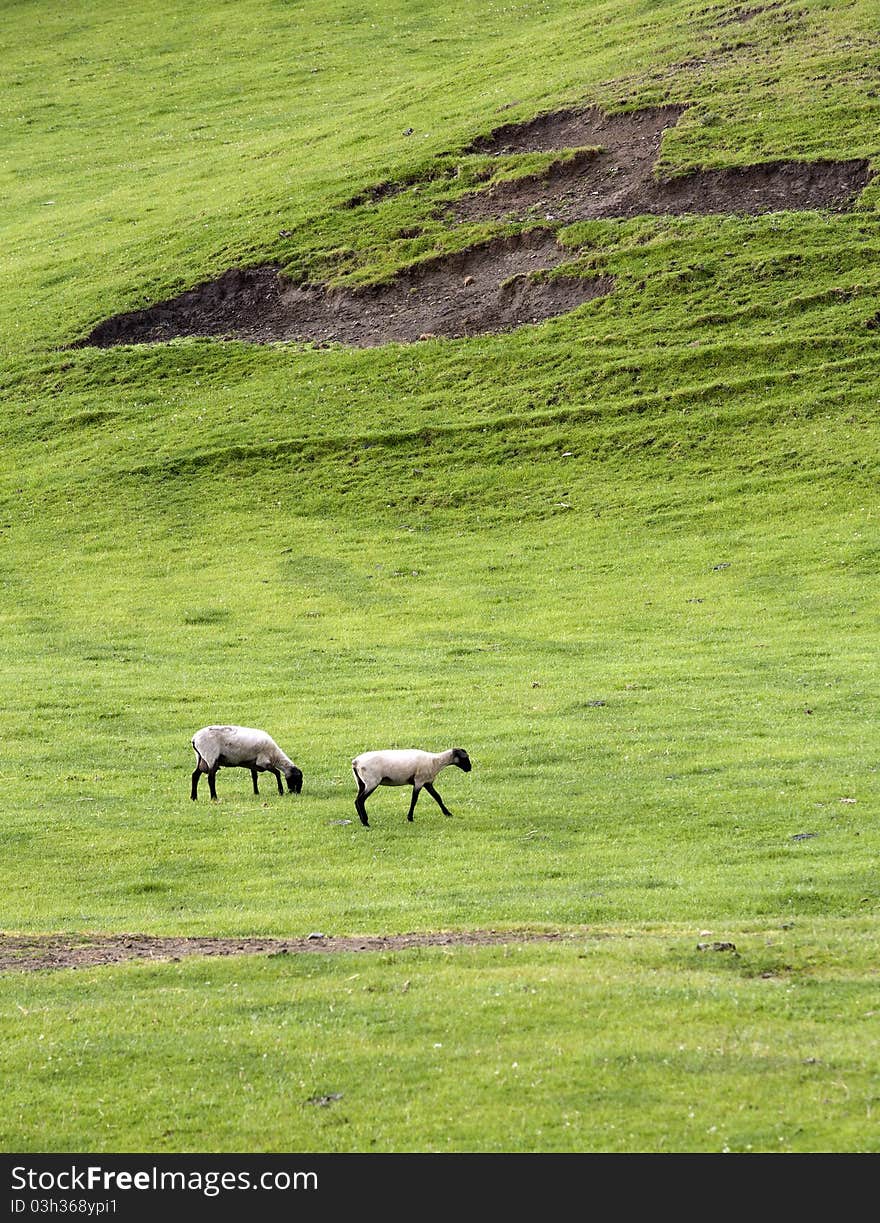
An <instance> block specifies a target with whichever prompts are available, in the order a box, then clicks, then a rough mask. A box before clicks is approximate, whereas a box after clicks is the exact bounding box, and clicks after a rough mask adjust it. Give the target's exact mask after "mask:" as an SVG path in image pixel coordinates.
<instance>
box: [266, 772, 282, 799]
mask: <svg viewBox="0 0 880 1223" xmlns="http://www.w3.org/2000/svg"><path fill="white" fill-rule="evenodd" d="M269 772H270V773H271V774H272V776H273V777H274V778H275V780H276V781H277V782H278V793H279V794H283V793H284V786H283V785H282V784H281V774H280V773H279V772H278V770H277V769H269Z"/></svg>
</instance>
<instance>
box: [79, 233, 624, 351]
mask: <svg viewBox="0 0 880 1223" xmlns="http://www.w3.org/2000/svg"><path fill="white" fill-rule="evenodd" d="M575 255H576V252H574V251H572V250H567V249H566V248H565V247H563V246H560V245H559V244H558V243H557V241H556V237H555V235H554V233H553V232H552V230H546V229H542V230H532V231H529V232H528V233H524V234H511V235H509V236H505V237H502V238H498V239H495V240H493V241H491V242H486V243H483V244H481V245H480V246H475V247H471V248H470V249H469V250H466V251H462V252H460V253H458V254H455V255H443V256H438V257H437V258H436V259H430V260H426V261H424V262H422V263H418V264H415V265H414V266H413V267H411V268H407V269H406V270H405V271H403V272H401V274H400V275H399V276H397V277H396V278H395V280H394V281H392V282H391V283H390V284H387V285H371V286H367V287H365V288H360V289H331V288H324V287H321V286H318V287H316V286H314V285H294V284H290V283H289V282H287V281H285V280H284V279H283V278H282V277H281V276H280V275H279V273H278V270H277V268H273V267H262V268H250V269H243V270H239V269H232V270H231V271H228V272H225V273H224V274H223V276H221V277H220V279H219V280H215V281H212V282H210V283H208V284H203V285H198V286H197V287H196V288H195V289H190V290H189V291H188V292H186V293H182V294H181V295H180V297H176V298H174V300H173V301H168V302H162V303H161V304H160V305H158V306H152V307H150V308H149V309H147V310H135V311H133V312H132V313H131V314H120V315H117V316H116V317H115V318H111V319H108V320H107V322H105V323H101V324H100V325H99V326H98V327H96V328H95V330H94V331H93V332H92V333H91V335H90V336H89V337H88V338H87V339H86V340H85V341H83V343H85V344H89V345H95V346H97V347H101V348H106V347H108V346H109V345H112V344H144V343H158V342H161V341H162V340H170V339H173V338H174V337H176V336H186V335H189V336H223V337H231V338H235V339H240V340H251V341H257V342H264V343H265V342H268V341H272V340H299V341H306V342H310V343H316V344H330V343H334V342H337V343H343V344H351V345H354V346H356V347H360V348H366V347H371V346H374V345H377V344H387V343H389V342H391V341H394V340H399V341H404V342H406V341H411V340H418V339H421V338H425V337H427V336H434V335H438V336H446V337H452V336H468V335H480V334H482V333H484V332H490V331H504V330H506V329H507V328H510V327H518V326H521V325H522V324H523V323H535V322H540V321H541V320H542V319H546V318H550V317H552V316H553V315H556V314H565V313H566V312H567V311H568V310H573V309H574V308H575V306H579V305H580V304H581V303H582V302H585V301H589V299H590V298H593V297H597V296H600V295H601V294H604V293H608V292H610V291H611V289H612V288H613V281H612V280H611V278H610V277H598V278H592V279H582V278H580V277H578V276H558V277H554V278H552V279H546V280H542V279H538V278H536V277H535V275H534V273H536V272H540V271H547V270H548V269H550V268H554V267H556V266H557V265H558V264H560V263H562V262H563V261H564V260H566V259H568V260H571V259H573V258H574V257H575Z"/></svg>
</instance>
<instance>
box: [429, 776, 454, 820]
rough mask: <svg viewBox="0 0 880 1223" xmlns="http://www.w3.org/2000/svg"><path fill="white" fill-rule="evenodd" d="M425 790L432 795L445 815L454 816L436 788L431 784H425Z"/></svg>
mask: <svg viewBox="0 0 880 1223" xmlns="http://www.w3.org/2000/svg"><path fill="white" fill-rule="evenodd" d="M425 789H426V790H427V791H428V793H429V794H430V795H431V798H433V800H434V802H435V803H437V804H438V806H439V807H440V810H441V811H442V812H443V814H444V815H452V812H451V811H450V810H449V808H448V807H447V806H446V804H445V803H444V801H443V799H442V798H441V797H440V795H439V794H438V793H437V791H436V790H435V789H434V787H433V786H432V785H431V783H430V782H426V783H425Z"/></svg>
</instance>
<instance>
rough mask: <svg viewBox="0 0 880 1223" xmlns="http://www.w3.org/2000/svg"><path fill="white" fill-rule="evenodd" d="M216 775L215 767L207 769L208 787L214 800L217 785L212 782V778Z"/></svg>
mask: <svg viewBox="0 0 880 1223" xmlns="http://www.w3.org/2000/svg"><path fill="white" fill-rule="evenodd" d="M216 776H217V769H216V768H213V769H208V789H209V790H210V791H211V798H213V799H214V800H215V801H216V798H217V786H216V785H215V784H214V778H215V777H216Z"/></svg>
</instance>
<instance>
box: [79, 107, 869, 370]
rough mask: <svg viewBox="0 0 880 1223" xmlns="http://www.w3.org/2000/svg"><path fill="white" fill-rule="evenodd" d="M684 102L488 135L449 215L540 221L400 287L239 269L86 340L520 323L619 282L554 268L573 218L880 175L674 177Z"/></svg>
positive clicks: (651, 210)
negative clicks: (521, 158)
mask: <svg viewBox="0 0 880 1223" xmlns="http://www.w3.org/2000/svg"><path fill="white" fill-rule="evenodd" d="M683 111H684V108H682V107H671V106H670V107H655V108H651V109H647V110H642V111H637V112H634V113H630V114H618V115H605V114H603V113H602V112H601V111H599V110H597V109H595V108H589V109H585V110H565V111H560V112H558V113H555V114H549V115H541V116H538V118H536V119H533V120H530V121H528V122H526V123H520V124H509V125H506V126H504V127H501V128H499V129H497V130H496V131H495V132H493V133H492V134H491V135H489V136H487V137H483V138H481V139H479V140H476V141H475V142H474V143H473V144H472V145H471V146H470V147H469V148H468V149H466V150H465V152H466V153H471V154H482V155H484V156H485V157H486V158H487V167H486V173H487V177H488V178H489V182H488V183H487V185H486V187H484V188H483V189H481V190H479V191H475V192H471V193H469V194H467V195H464V196H462V197H460V198H459V199H458V200H457V201H456V202H455V203H453V204H452V205H450V206H449V208H448V210H447V211H446V214H445V215H446V219H447V220H448V221H449V223H450V224H452V225H454V224H462V223H465V222H469V221H475V220H487V219H494V220H500V221H507V222H511V223H513V222H516V223H518V224H519V223H522V222H532V223H535V224H536V225H537V226H540V228H534V229H531V230H529V231H528V232H525V233H514V234H510V235H505V236H502V237H500V238H496V239H493V240H491V241H489V242H483V243H481V244H480V245H478V246H474V247H471V248H470V249H468V250H466V251H460V252H457V253H455V254H451V255H439V256H435V257H433V258H429V259H426V260H424V261H422V262H421V263H418V264H414V265H413V266H411V267H409V268H406V269H404V270H403V271H402V272H401V273H400V274H399V275H398V276H397V277H396V278H395V279H394V280H393V281H392V282H390V283H388V284H383V285H373V286H367V287H362V288H356V289H346V288H329V287H326V286H322V285H313V284H294V283H292V282H290V281H288V280H285V279H284V278H283V277H282V276H281V275H280V273H279V270H278V269H277V268H276V267H271V266H270V267H256V268H249V269H231V270H229V271H228V272H225V273H224V274H223V275H222V276H221V277H220V278H219V279H218V280H215V281H211V282H210V283H206V284H202V285H198V286H196V287H195V288H193V289H190V290H188V291H187V292H185V293H182V294H181V295H180V296H179V297H176V298H174V299H172V300H169V301H165V302H161V303H159V304H158V305H155V306H152V307H150V308H148V309H145V310H135V311H132V312H130V313H126V314H119V315H116V316H115V317H113V318H110V319H108V320H106V321H105V322H103V323H100V324H99V325H98V326H97V327H96V328H95V329H94V330H93V331H92V332H91V333H90V334H89V335H88V336H87V337H86V338H85V339H83V340H80V341H78V344H77V347H80V346H84V345H88V346H94V347H108V346H110V345H114V344H143V343H157V342H162V341H165V340H170V339H173V338H175V337H178V336H216V337H223V338H230V339H242V340H249V341H253V342H260V343H266V342H271V341H275V340H294V341H299V342H306V343H314V344H319V345H326V344H330V343H342V344H348V345H352V346H355V347H361V348H363V347H371V346H374V345H378V344H386V343H388V342H390V341H399V342H411V341H414V340H419V339H424V338H426V337H430V336H443V337H450V338H451V337H460V336H471V335H479V334H483V333H488V332H499V331H506V330H510V329H512V328H514V327H519V326H522V325H523V324H526V323H536V322H541V321H543V320H544V319H547V318H552V317H554V316H556V315H559V314H564V313H567V312H568V311H570V310H573V309H574V308H575V307H576V306H579V305H581V304H582V303H584V302H586V301H589V300H590V299H592V298H595V297H598V296H602V295H604V294H607V293H610V292H611V291H612V290H613V288H614V281H613V279H612V278H611V277H610V276H600V277H593V278H587V277H581V276H577V275H569V276H566V275H564V274H562V273H561V272H559V271H557V272H555V273H554V274H552V275H541V273H548V272H551V271H552V270H553V269H558V268H560V267H561V266H563V265H564V264H565V263H566V262H571V261H572V260H574V259H575V258H576V256H577V252H576V251H574V250H572V249H571V248H566V247H564V246H561V245H560V244H559V243H558V242H557V239H556V235H555V230H556V228H557V227H559V226H560V225H565V224H568V223H570V222H572V221H580V220H588V219H612V218H626V217H633V216H641V215H670V214H675V215H685V214H702V215H707V214H725V213H726V214H736V213H740V214H748V215H757V214H759V213H764V212H774V211H780V210H801V209H816V208H824V209H829V210H832V211H844V210H846V209H848V208H850V207H851V206H852V204H853V202H854V200H855V198H856V196H857V195H858V193H859V192H860V191H861V190H862V189H863V188H864V187H865V186H866V185H867V183H868V181H869V180H870V177H871V171H870V165H869V163H868V162H867V161H866V160H864V159H852V160H849V161H814V162H797V161H778V162H768V163H764V164H761V165H755V166H736V167H731V168H729V169H720V170H719V169H715V170H697V171H693V172H690V173H688V174H683V175H678V176H675V177H672V178H660V177H658V176H657V175H656V172H655V163H656V160H657V155H658V153H659V150H660V142H661V140H662V137H663V132H664V131H666V130H667V129H668V128H670V127H673V126H675V124H676V123H677V122H678V120H679V119H680V117H681V115H682V114H683ZM535 152H550V153H553V152H559V153H560V154H561V156H560V157H559V159H557V160H554V161H553V162H552V163H551V164H550V165H549V166H548V167H546V168H545V169H544V170H543V172H542V173H541V174H539V175H534V174H533V175H526V176H524V177H520V178H518V179H514V180H510V179H507V180H504V181H498V182H493V181H492V174H493V170H492V165H491V160H492V158H493V157H498V156H503V157H504V160H505V164H506V166H507V167H508V168H509V166H510V161H511V157H513V158H515V157H516V155H521V154H528V153H535ZM404 189H405V188H404V186H403V185H400V184H393V183H384V184H380V185H378V186H377V187H375V188H374V189H373V190H372V191H370V192H367V193H362V195H361V196H359V197H357V199H356V200H353V201H351V203H352V205H354V204H356V203H358V202H361V203H362V202H364V201H365V200H367V199H369V200H372V201H374V202H378V201H380V200H381V199H383V198H387V197H388V196H390V195H393V194H396V193H397V192H398V191H402V190H404Z"/></svg>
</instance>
